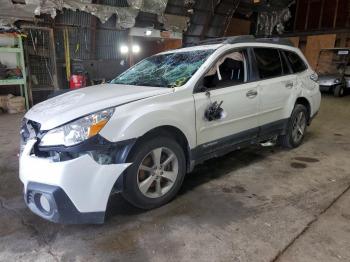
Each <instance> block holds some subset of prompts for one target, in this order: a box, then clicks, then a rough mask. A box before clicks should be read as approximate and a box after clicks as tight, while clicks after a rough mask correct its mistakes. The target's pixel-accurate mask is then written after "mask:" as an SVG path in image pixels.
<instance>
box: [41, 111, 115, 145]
mask: <svg viewBox="0 0 350 262" xmlns="http://www.w3.org/2000/svg"><path fill="white" fill-rule="evenodd" d="M113 113H114V108H111V109H105V110H102V111H99V112H96V113H93V114H91V115H88V116H84V117H82V118H79V119H77V120H75V121H73V122H70V123H68V124H65V125H63V126H60V127H57V128H55V129H52V130H50V131H49V132H47V133H46V134H45V135H44V137H43V138H42V139H41V142H40V146H58V145H64V146H72V145H76V144H79V143H80V142H83V141H84V140H86V139H88V138H90V137H93V136H94V135H97V134H98V133H99V132H100V130H101V129H102V128H103V127H104V126H105V125H106V124H107V122H108V120H109V119H110V118H111V116H112V115H113Z"/></svg>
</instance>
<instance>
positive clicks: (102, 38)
mask: <svg viewBox="0 0 350 262" xmlns="http://www.w3.org/2000/svg"><path fill="white" fill-rule="evenodd" d="M103 2H108V4H114V5H116V4H122V3H123V2H126V1H124V0H122V1H121V0H104V1H103ZM92 19H95V18H94V17H93V16H92V15H90V14H88V13H85V12H79V11H77V12H74V11H71V10H64V11H63V12H62V13H61V14H59V15H57V17H56V20H55V23H56V24H57V25H59V27H58V26H57V27H56V28H55V44H56V53H57V58H58V59H64V43H63V29H64V28H67V29H68V32H69V44H70V55H71V58H72V59H81V60H89V59H119V58H120V54H119V52H118V50H119V46H120V44H121V43H123V42H125V41H127V36H128V32H127V31H122V30H120V31H119V30H117V29H116V17H115V15H113V16H112V17H111V18H110V19H109V20H108V21H107V22H106V23H101V22H100V21H99V20H98V19H97V21H96V33H95V34H96V35H95V39H96V55H95V54H92V47H91V37H92V34H93V30H94V29H93V28H91V25H92V23H93V21H92Z"/></svg>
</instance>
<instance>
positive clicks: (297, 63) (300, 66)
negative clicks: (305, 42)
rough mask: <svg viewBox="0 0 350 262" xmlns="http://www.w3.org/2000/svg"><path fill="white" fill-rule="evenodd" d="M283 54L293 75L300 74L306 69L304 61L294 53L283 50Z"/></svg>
mask: <svg viewBox="0 0 350 262" xmlns="http://www.w3.org/2000/svg"><path fill="white" fill-rule="evenodd" d="M284 53H285V54H286V56H287V59H288V62H289V63H290V65H291V67H292V69H293V73H300V72H303V71H305V70H306V69H307V66H306V64H305V63H304V61H303V60H302V59H301V58H300V57H299V56H298V55H297V54H296V53H294V52H290V51H286V50H284Z"/></svg>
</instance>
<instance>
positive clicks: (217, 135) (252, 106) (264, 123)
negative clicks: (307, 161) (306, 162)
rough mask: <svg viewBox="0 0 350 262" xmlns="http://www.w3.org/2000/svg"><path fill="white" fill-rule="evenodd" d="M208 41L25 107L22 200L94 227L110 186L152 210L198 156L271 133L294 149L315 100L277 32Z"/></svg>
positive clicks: (309, 80) (304, 68)
mask: <svg viewBox="0 0 350 262" xmlns="http://www.w3.org/2000/svg"><path fill="white" fill-rule="evenodd" d="M215 41H216V42H215V43H213V42H214V41H212V42H211V43H206V44H202V45H197V46H192V47H186V48H182V49H177V50H172V51H169V52H164V53H160V54H157V55H154V56H152V57H149V58H147V59H145V60H142V61H141V62H139V63H138V64H136V65H135V66H134V67H132V68H130V69H129V70H127V71H126V72H124V73H122V74H121V75H120V76H118V77H117V78H115V79H114V80H113V81H111V83H109V84H103V85H97V86H91V87H87V88H84V89H79V90H76V91H72V92H69V93H66V94H63V95H60V96H57V97H54V98H51V99H49V100H46V101H44V102H42V103H40V104H38V105H36V106H34V107H33V108H32V109H31V110H29V111H28V112H27V114H26V115H25V118H24V119H23V125H22V128H21V140H22V145H21V154H20V179H21V181H22V182H23V184H24V195H25V202H26V204H27V205H28V207H29V208H30V209H31V210H32V211H33V212H34V213H35V214H37V215H39V216H41V217H43V218H45V219H48V220H51V221H54V222H59V223H103V222H104V218H105V212H106V208H107V203H108V200H109V198H110V196H111V194H113V193H116V192H121V194H122V196H123V197H124V198H125V199H126V200H127V201H129V202H130V203H131V204H133V205H135V206H137V207H139V208H143V209H151V208H155V207H159V206H161V205H163V204H165V203H167V202H169V201H170V200H171V199H172V198H174V197H175V195H176V193H177V192H178V191H179V189H180V187H181V184H182V182H183V179H184V176H185V174H186V173H188V172H191V170H193V168H194V166H195V165H196V164H198V163H201V162H203V161H205V160H207V159H209V158H212V157H217V156H219V155H222V154H225V153H227V152H229V151H232V150H235V149H239V148H242V147H244V146H248V145H251V144H255V143H261V142H264V141H271V140H276V141H279V142H280V144H281V145H282V146H285V147H287V148H294V147H297V146H299V145H300V144H301V143H302V140H303V137H304V135H305V131H306V128H307V125H309V124H310V122H311V120H312V118H313V117H314V116H315V115H316V113H317V112H318V109H319V106H320V100H321V96H320V92H319V86H318V84H317V82H316V81H317V75H316V74H315V72H314V71H313V70H312V69H311V68H310V66H309V65H308V63H307V61H306V59H305V57H304V56H303V55H302V53H301V52H300V50H299V49H297V48H294V47H293V46H292V45H291V44H290V43H289V42H286V41H284V40H282V39H255V38H253V37H244V36H241V37H232V38H229V39H226V40H225V41H224V40H222V39H219V40H215Z"/></svg>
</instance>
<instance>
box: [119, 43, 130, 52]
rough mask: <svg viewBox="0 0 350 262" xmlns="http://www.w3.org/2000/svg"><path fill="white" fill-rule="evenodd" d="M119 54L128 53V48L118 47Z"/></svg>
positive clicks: (125, 46)
mask: <svg viewBox="0 0 350 262" xmlns="http://www.w3.org/2000/svg"><path fill="white" fill-rule="evenodd" d="M120 53H122V54H127V53H129V47H128V46H127V45H122V46H120Z"/></svg>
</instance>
